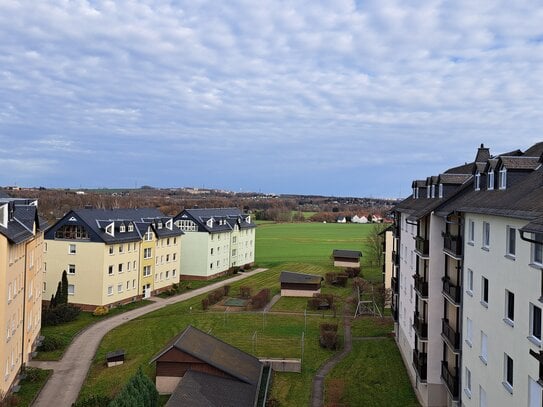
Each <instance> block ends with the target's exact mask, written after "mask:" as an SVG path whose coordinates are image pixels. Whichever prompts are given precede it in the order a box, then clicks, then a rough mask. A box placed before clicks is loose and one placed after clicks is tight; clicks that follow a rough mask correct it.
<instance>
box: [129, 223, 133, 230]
mask: <svg viewBox="0 0 543 407" xmlns="http://www.w3.org/2000/svg"><path fill="white" fill-rule="evenodd" d="M128 231H129V232H133V231H134V225H133V224H131V223H129V224H128Z"/></svg>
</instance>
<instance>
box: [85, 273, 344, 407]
mask: <svg viewBox="0 0 543 407" xmlns="http://www.w3.org/2000/svg"><path fill="white" fill-rule="evenodd" d="M292 266H293V267H295V268H296V270H297V271H302V270H312V271H314V272H318V271H320V272H325V271H326V269H325V268H322V267H319V266H314V265H297V266H296V265H292ZM280 271H281V268H280V267H279V268H275V269H271V270H269V271H268V272H265V273H261V274H257V275H255V276H252V277H250V278H248V279H246V280H244V281H241V282H236V283H233V284H232V288H231V293H234V294H235V293H237V292H238V290H239V287H240V286H242V285H245V286H251V287H252V288H253V291H255V292H256V291H257V290H259V289H260V288H264V287H268V288H270V287H271V288H273V289H275V290H278V287H279V286H278V276H279V273H280ZM202 298H203V296H199V297H196V298H194V299H191V300H188V301H185V302H183V303H179V304H173V305H171V306H168V307H166V308H163V309H161V310H158V311H156V312H153V313H150V314H147V315H145V316H142V317H140V318H138V319H136V320H134V321H130V322H128V323H126V324H124V325H122V326H120V327H118V328H116V329H115V330H113V331H111V332H110V333H108V334H107V335H106V336H105V338H104V340H103V341H102V343H101V344H100V347H99V349H98V352H97V354H96V358H95V360H94V362H93V364H92V367H91V370H90V372H89V376H88V378H87V381H86V382H85V385H84V387H83V389H82V391H81V394H80V398H84V397H85V396H88V395H91V394H102V395H108V396H113V395H114V394H116V393H117V392H118V391H119V390H120V389H121V388H122V386H123V384H124V383H125V382H126V380H127V379H128V378H129V377H130V376H131V375H132V374H133V373H134V372H135V370H136V369H137V367H138V366H140V365H141V366H143V367H144V369H145V371H146V372H147V374H149V375H150V376H151V377H154V366H153V365H149V361H150V360H151V359H152V357H153V355H154V354H155V353H156V352H158V351H159V350H160V349H161V348H162V347H163V346H164V345H165V344H166V343H167V342H168V341H169V340H170V339H171V338H172V337H173V336H175V335H176V334H178V333H179V332H180V331H182V330H183V329H184V328H185V327H186V326H187V325H188V324H192V325H194V326H196V327H197V328H199V329H202V330H203V331H205V332H210V333H212V334H213V335H215V336H217V337H219V338H221V339H223V340H225V341H226V342H228V343H230V344H232V345H234V346H236V347H238V348H240V349H242V350H244V351H247V352H249V353H252V354H254V355H256V356H259V357H287V358H300V357H301V347H302V344H301V340H302V331H304V317H303V316H292V315H276V314H268V315H265V316H264V315H263V314H261V313H244V314H241V313H230V314H224V313H223V312H220V313H214V312H203V311H202V310H201V299H202ZM190 307H193V308H192V311H191V310H190ZM331 319H332V318H330V317H328V318H324V319H323V317H322V316H314V317H308V318H307V327H306V328H305V329H306V331H305V342H304V348H305V351H304V361H303V369H302V373H301V374H293V373H289V374H286V373H285V374H282V373H277V374H276V375H275V377H274V386H273V389H272V396H273V397H275V398H276V399H278V400H279V402H280V403H281V405H294V404H304V405H307V403H308V401H309V396H310V391H311V382H312V380H313V376H314V374H315V372H316V371H317V369H318V368H319V366H320V365H321V364H323V363H324V362H325V361H326V360H327V359H328V358H329V357H330V356H331V355H332V354H333V352H331V351H327V350H323V349H321V348H320V346H319V344H318V335H319V324H320V323H322V322H323V320H325V321H330V320H331ZM336 321H338V320H336ZM338 322H339V321H338ZM150 327H152V328H151V329H150ZM255 333H256V334H255ZM118 348H123V349H125V351H126V354H127V360H126V362H125V364H124V365H122V366H118V367H115V368H112V369H107V368H106V367H105V366H104V358H105V354H106V353H107V352H109V351H111V350H112V349H118Z"/></svg>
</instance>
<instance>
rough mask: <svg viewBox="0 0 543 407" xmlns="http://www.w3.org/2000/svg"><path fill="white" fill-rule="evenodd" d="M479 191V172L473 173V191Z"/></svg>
mask: <svg viewBox="0 0 543 407" xmlns="http://www.w3.org/2000/svg"><path fill="white" fill-rule="evenodd" d="M480 189H481V174H480V173H479V171H477V172H476V173H475V190H476V191H479V190H480Z"/></svg>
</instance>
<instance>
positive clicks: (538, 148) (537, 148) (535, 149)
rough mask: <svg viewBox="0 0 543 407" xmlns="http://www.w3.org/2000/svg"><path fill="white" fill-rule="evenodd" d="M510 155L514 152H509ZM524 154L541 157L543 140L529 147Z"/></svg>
mask: <svg viewBox="0 0 543 407" xmlns="http://www.w3.org/2000/svg"><path fill="white" fill-rule="evenodd" d="M508 155H513V154H508ZM524 155H525V156H527V157H541V155H543V141H541V142H539V143H535V144H534V145H533V146H531V147H530V148H528V149H527V150H526V151H525V152H524Z"/></svg>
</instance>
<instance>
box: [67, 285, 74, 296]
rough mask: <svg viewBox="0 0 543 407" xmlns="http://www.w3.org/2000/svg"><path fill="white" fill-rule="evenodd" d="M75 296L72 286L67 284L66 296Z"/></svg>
mask: <svg viewBox="0 0 543 407" xmlns="http://www.w3.org/2000/svg"><path fill="white" fill-rule="evenodd" d="M74 294H75V286H74V285H73V284H68V295H74Z"/></svg>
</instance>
